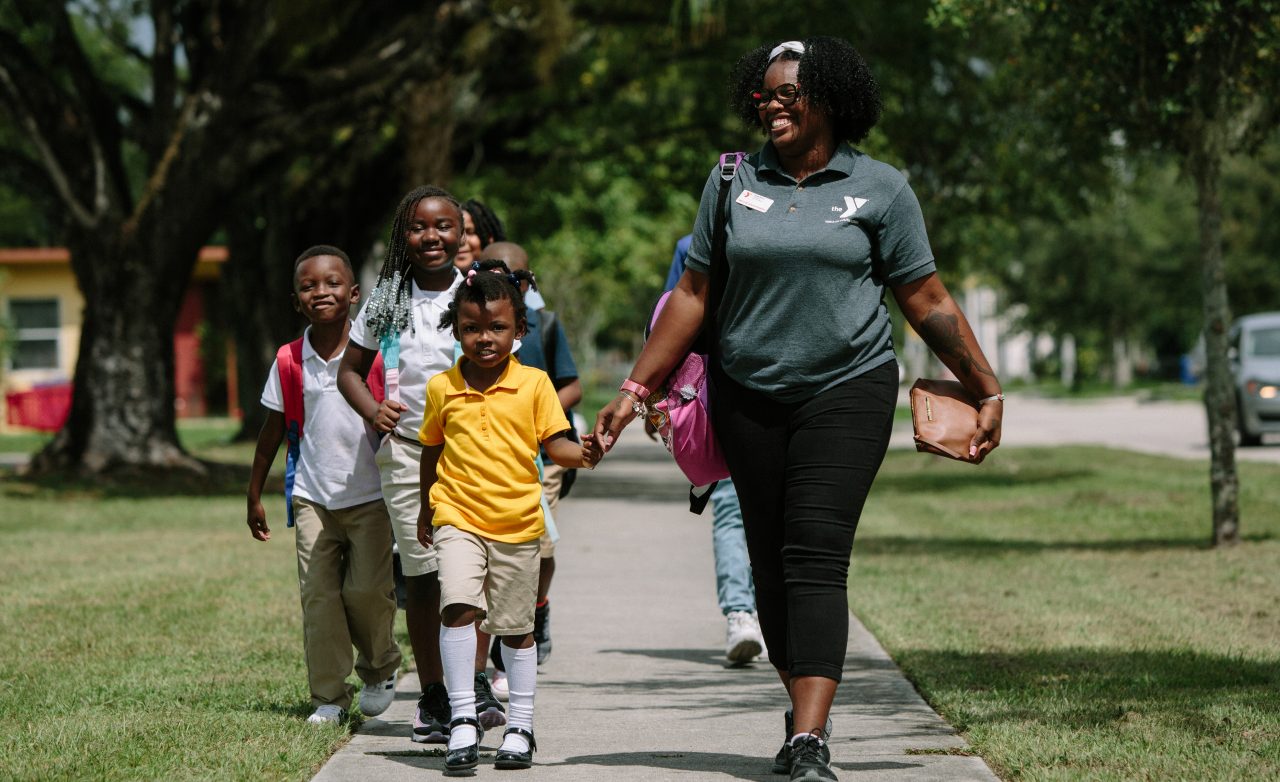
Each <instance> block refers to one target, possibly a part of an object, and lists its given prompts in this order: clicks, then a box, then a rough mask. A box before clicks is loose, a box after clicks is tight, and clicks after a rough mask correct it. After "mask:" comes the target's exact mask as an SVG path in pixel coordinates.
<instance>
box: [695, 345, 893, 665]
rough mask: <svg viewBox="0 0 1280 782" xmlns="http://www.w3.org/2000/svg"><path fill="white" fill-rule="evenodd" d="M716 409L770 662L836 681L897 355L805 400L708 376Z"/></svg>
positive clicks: (885, 441) (885, 437) (884, 441)
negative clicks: (855, 552) (853, 565)
mask: <svg viewBox="0 0 1280 782" xmlns="http://www.w3.org/2000/svg"><path fill="white" fill-rule="evenodd" d="M712 388H713V393H714V397H713V399H714V402H713V404H712V405H711V407H712V420H713V423H714V425H715V429H716V436H717V438H718V439H719V440H720V445H721V447H722V448H723V450H724V453H725V456H726V458H727V461H728V463H729V472H730V473H731V474H732V475H733V483H734V487H735V488H736V489H737V491H738V499H739V501H740V502H741V504H742V523H743V527H744V528H745V529H746V533H747V550H748V551H749V553H750V555H751V574H752V578H753V580H754V581H755V587H756V608H757V610H758V611H759V614H760V627H761V630H762V631H763V632H764V640H765V643H766V644H767V645H768V647H769V662H771V663H773V665H774V667H776V668H777V669H778V670H780V671H785V672H788V673H790V674H791V675H792V676H824V677H826V678H828V679H835V680H836V681H840V678H841V674H842V671H843V669H844V655H845V648H846V646H847V641H848V636H849V603H848V594H847V590H848V578H849V555H850V553H851V551H852V549H853V535H854V532H855V531H856V530H857V528H858V517H859V516H861V515H862V506H863V503H865V502H866V499H867V492H868V491H869V490H870V489H871V483H872V481H873V480H875V477H876V472H877V471H878V470H879V469H880V464H881V462H883V461H884V454H885V451H886V450H887V449H888V447H889V434H890V432H891V431H892V429H893V409H894V406H895V404H896V402H897V396H898V365H897V363H896V362H894V361H889V362H888V363H886V364H884V365H882V366H879V367H876V368H875V369H873V370H871V371H870V372H867V373H866V374H864V375H861V376H859V377H856V378H854V379H852V380H849V381H847V382H845V383H843V384H841V385H839V386H837V387H835V388H832V389H830V390H828V391H824V392H823V393H821V394H818V395H817V396H815V397H812V398H810V399H807V400H805V401H803V402H796V403H782V402H778V401H775V400H773V399H771V398H769V397H767V396H765V395H763V394H760V393H758V392H756V391H751V390H749V389H747V388H744V387H743V386H741V385H739V384H738V383H736V382H734V381H733V380H730V379H729V378H728V377H727V376H726V375H725V374H724V373H723V372H720V371H717V372H716V373H715V375H714V376H713V387H712Z"/></svg>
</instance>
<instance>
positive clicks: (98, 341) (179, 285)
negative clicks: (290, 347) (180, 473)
mask: <svg viewBox="0 0 1280 782" xmlns="http://www.w3.org/2000/svg"><path fill="white" fill-rule="evenodd" d="M104 233H105V237H104V236H103V234H102V233H99V232H90V231H85V230H77V231H73V234H72V237H71V240H70V241H69V242H68V245H69V248H70V250H71V258H72V268H73V269H74V271H75V273H76V279H77V282H78V283H79V286H80V290H81V291H82V292H83V294H84V299H85V311H84V318H83V321H82V326H81V332H80V349H79V356H78V358H77V359H76V369H75V376H74V378H73V380H72V397H71V413H70V415H69V416H68V418H67V422H66V424H65V425H64V426H63V427H62V429H61V430H60V431H59V432H58V434H57V435H56V436H55V437H54V439H53V440H52V441H51V442H50V443H49V445H47V446H46V447H45V448H44V449H43V450H42V451H41V452H40V453H38V454H37V455H36V456H35V458H34V459H33V460H32V463H31V470H32V471H33V472H36V473H41V472H52V471H64V470H75V471H77V472H81V473H88V474H99V473H106V472H118V471H128V470H130V469H131V468H133V469H139V470H145V469H154V468H156V467H160V468H168V469H174V468H177V469H184V470H195V471H197V472H203V471H204V468H203V466H202V465H201V464H200V463H199V462H198V461H197V460H195V459H193V458H191V457H190V456H189V455H187V454H186V452H184V451H183V450H182V447H181V446H180V445H179V443H178V436H177V430H176V428H175V425H174V408H173V400H174V381H173V369H174V357H173V329H174V324H175V323H176V321H177V316H178V310H179V307H180V306H181V301H182V294H183V292H184V291H185V290H186V286H187V281H188V278H189V276H190V268H191V267H192V266H194V258H195V253H196V252H197V250H198V247H199V242H195V243H194V246H191V247H190V249H189V250H188V252H189V256H188V257H189V260H187V261H186V262H185V263H183V264H177V266H184V267H185V268H186V269H187V272H186V273H182V272H175V271H172V269H173V268H174V266H175V265H174V263H173V258H174V255H173V253H177V252H181V250H179V249H178V248H177V247H174V246H167V247H165V246H163V245H165V244H167V243H166V242H155V243H153V244H155V245H161V246H162V248H161V249H157V248H156V247H154V246H152V247H146V248H144V246H143V245H142V244H141V243H139V242H138V241H135V240H131V239H119V238H115V237H119V236H121V234H122V233H124V232H123V231H120V230H117V231H115V232H111V231H106V232H104ZM113 233H114V237H113V235H112V234H113ZM164 234H165V231H164V230H163V229H161V230H155V231H153V232H148V235H161V236H163V235H164ZM137 235H138V234H134V236H137ZM152 259H155V261H154V262H153V261H152Z"/></svg>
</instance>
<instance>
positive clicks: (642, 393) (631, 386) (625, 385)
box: [618, 378, 653, 402]
mask: <svg viewBox="0 0 1280 782" xmlns="http://www.w3.org/2000/svg"><path fill="white" fill-rule="evenodd" d="M618 390H619V391H630V392H631V393H633V394H635V395H636V396H638V397H640V401H641V402H643V401H644V400H646V399H648V398H649V396H650V395H651V394H652V393H653V392H652V391H650V390H649V389H647V388H645V387H644V386H642V385H640V384H639V383H637V382H636V381H634V380H632V379H631V378H627V379H626V380H624V381H622V387H621V388H619V389H618Z"/></svg>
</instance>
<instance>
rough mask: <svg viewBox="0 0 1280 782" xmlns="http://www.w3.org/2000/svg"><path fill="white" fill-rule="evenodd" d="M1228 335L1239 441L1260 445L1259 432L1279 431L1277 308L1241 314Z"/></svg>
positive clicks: (1279, 336)
mask: <svg viewBox="0 0 1280 782" xmlns="http://www.w3.org/2000/svg"><path fill="white" fill-rule="evenodd" d="M1229 339H1230V345H1231V347H1230V354H1229V355H1230V358H1231V371H1232V374H1233V375H1234V377H1235V383H1236V403H1237V409H1238V410H1239V411H1240V414H1239V416H1238V417H1237V424H1238V427H1239V429H1240V445H1242V446H1250V445H1262V435H1264V434H1266V433H1267V432H1280V312H1261V313H1258V314H1257V315H1246V316H1245V317H1243V318H1240V319H1239V320H1237V321H1236V322H1235V323H1233V324H1232V325H1231V331H1230V334H1229Z"/></svg>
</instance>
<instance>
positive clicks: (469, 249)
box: [453, 198, 507, 274]
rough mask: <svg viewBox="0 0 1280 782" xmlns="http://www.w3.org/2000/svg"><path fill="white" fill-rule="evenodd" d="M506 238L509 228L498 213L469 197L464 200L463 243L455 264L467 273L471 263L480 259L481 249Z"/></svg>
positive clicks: (455, 257)
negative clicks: (504, 225) (503, 223)
mask: <svg viewBox="0 0 1280 782" xmlns="http://www.w3.org/2000/svg"><path fill="white" fill-rule="evenodd" d="M506 239H507V229H506V228H504V227H503V225H502V220H500V219H498V215H497V214H495V213H494V211H493V210H492V209H490V208H489V207H487V206H485V205H484V204H482V203H480V202H479V201H477V200H475V199H474V198H469V199H467V200H466V201H463V202H462V243H461V244H460V245H459V246H458V254H457V255H456V256H454V259H453V265H454V266H456V267H458V271H460V272H462V273H463V274H466V273H467V270H468V269H470V268H471V264H473V263H475V262H476V261H478V260H480V251H481V250H483V249H484V248H486V247H488V246H489V245H490V244H492V243H493V242H504V241H506Z"/></svg>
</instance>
